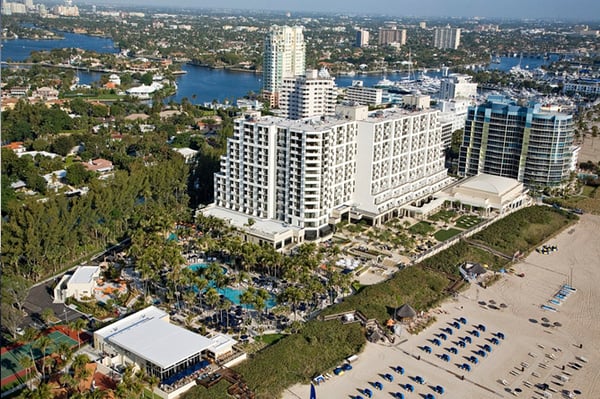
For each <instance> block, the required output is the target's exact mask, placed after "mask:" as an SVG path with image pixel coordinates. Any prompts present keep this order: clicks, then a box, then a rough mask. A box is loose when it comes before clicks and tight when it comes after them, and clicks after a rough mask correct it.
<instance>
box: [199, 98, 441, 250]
mask: <svg viewBox="0 0 600 399" xmlns="http://www.w3.org/2000/svg"><path fill="white" fill-rule="evenodd" d="M344 108H353V109H357V112H350V111H349V110H347V109H346V110H344ZM363 108H366V107H352V106H345V107H343V106H342V107H339V114H338V115H336V116H334V117H329V116H321V117H318V118H306V119H301V120H287V119H283V118H278V117H270V116H268V117H260V118H248V119H238V120H236V121H235V131H234V136H233V137H232V138H230V139H229V140H228V143H227V153H226V155H225V156H223V157H222V158H221V170H220V171H219V172H218V173H216V174H215V203H214V204H213V205H212V206H209V207H207V208H206V210H203V211H202V212H203V213H204V214H205V215H206V214H213V216H214V213H215V212H216V211H215V209H220V210H221V212H222V213H226V212H227V211H232V212H235V213H241V214H243V215H246V216H247V218H246V219H245V220H246V221H247V226H248V228H246V229H245V231H246V232H252V230H253V228H254V227H255V226H256V225H257V224H258V223H257V220H259V219H261V222H262V219H268V220H272V221H277V222H278V223H280V224H281V227H282V228H290V229H298V228H300V229H301V230H302V233H298V234H297V237H303V238H305V239H307V240H315V239H319V238H322V237H327V236H329V235H330V234H331V232H332V228H331V225H332V224H334V223H337V222H339V221H340V220H341V217H348V218H350V217H351V218H354V219H364V220H366V221H368V222H369V223H371V224H375V225H379V224H381V223H382V222H385V221H386V220H389V219H391V218H392V217H396V216H400V215H402V214H403V212H402V206H403V205H406V204H409V203H411V202H414V201H419V200H420V198H423V197H427V196H428V195H430V194H432V193H434V192H436V191H439V190H440V189H442V188H444V187H445V186H447V185H448V184H449V183H450V182H451V179H450V178H449V177H448V176H447V174H446V169H445V168H444V155H443V152H442V142H441V129H440V126H439V123H438V120H437V117H438V113H439V112H438V111H433V110H427V111H411V110H406V109H401V108H394V109H388V110H384V111H376V112H372V113H368V112H366V111H365V112H363V111H364V110H363ZM358 110H360V112H358ZM221 216H222V218H223V219H230V220H233V219H235V215H234V214H233V213H232V216H231V217H227V216H226V215H223V214H222V215H221ZM292 242H293V239H292ZM270 244H271V245H275V247H276V248H277V249H281V247H279V246H278V244H275V243H273V242H271V243H270Z"/></svg>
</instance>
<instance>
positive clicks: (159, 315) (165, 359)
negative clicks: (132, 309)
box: [96, 306, 213, 369]
mask: <svg viewBox="0 0 600 399" xmlns="http://www.w3.org/2000/svg"><path fill="white" fill-rule="evenodd" d="M164 316H166V313H165V312H164V311H162V310H160V309H158V308H156V307H154V306H150V307H148V308H146V309H144V310H141V311H140V312H137V313H134V314H133V315H131V316H128V317H126V318H124V319H122V320H119V321H117V322H116V323H113V324H111V325H109V326H107V327H105V328H103V329H102V330H99V331H96V334H98V335H100V336H103V337H104V338H105V340H106V341H107V342H109V343H111V344H114V345H117V346H118V347H120V348H122V349H125V350H126V351H129V352H131V353H134V354H135V355H137V356H138V357H140V358H142V359H146V360H147V361H149V362H151V363H153V364H155V365H157V366H159V367H161V368H163V369H166V368H169V367H171V366H173V365H175V364H177V363H179V362H181V361H183V360H185V359H187V358H189V357H191V356H193V355H195V354H198V353H200V352H202V351H204V350H205V349H208V348H209V347H210V346H211V345H212V344H213V342H212V341H211V340H210V339H208V338H206V337H203V336H202V335H199V334H196V333H193V332H191V331H188V330H186V329H185V328H181V327H178V326H176V325H173V324H171V323H169V322H168V321H167V320H164V319H163V317H164Z"/></svg>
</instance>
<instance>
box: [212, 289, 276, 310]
mask: <svg viewBox="0 0 600 399" xmlns="http://www.w3.org/2000/svg"><path fill="white" fill-rule="evenodd" d="M244 291H245V290H240V289H235V288H229V287H225V288H217V292H218V293H219V294H220V295H223V296H224V297H225V298H227V299H229V300H230V301H231V302H233V303H234V304H236V305H240V304H241V303H240V295H242V293H243V292H244ZM275 305H277V301H276V300H275V296H274V295H273V294H270V296H269V299H267V303H266V308H267V309H271V308H272V307H274V306H275ZM244 306H248V305H244ZM249 307H250V308H254V307H253V306H249Z"/></svg>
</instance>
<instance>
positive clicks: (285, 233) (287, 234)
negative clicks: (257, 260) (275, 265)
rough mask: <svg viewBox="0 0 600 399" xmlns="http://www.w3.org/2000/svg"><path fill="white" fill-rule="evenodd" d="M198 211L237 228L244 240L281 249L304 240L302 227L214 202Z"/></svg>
mask: <svg viewBox="0 0 600 399" xmlns="http://www.w3.org/2000/svg"><path fill="white" fill-rule="evenodd" d="M200 212H201V213H202V214H203V215H204V216H212V217H216V218H218V219H221V220H224V221H226V222H227V223H229V225H231V226H233V227H235V228H237V229H238V230H239V231H240V234H241V235H242V240H243V241H244V242H252V243H255V244H268V245H271V246H273V247H274V248H275V249H276V250H278V251H281V250H283V249H285V248H286V247H288V246H290V245H297V244H301V243H302V242H303V241H304V229H303V228H300V227H297V226H291V225H289V224H287V223H285V222H281V221H278V220H273V219H263V218H259V217H256V216H248V215H247V214H244V213H241V212H237V211H234V210H231V209H227V208H224V207H221V206H217V205H215V204H211V205H209V206H207V207H205V208H203V209H201V210H200Z"/></svg>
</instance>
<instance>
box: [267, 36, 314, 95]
mask: <svg viewBox="0 0 600 399" xmlns="http://www.w3.org/2000/svg"><path fill="white" fill-rule="evenodd" d="M304 73H305V44H304V34H303V28H302V27H300V26H294V27H289V26H273V27H271V29H270V30H269V33H268V34H267V36H266V38H265V46H264V62H263V94H264V96H265V98H267V99H268V100H269V101H270V104H271V106H272V107H277V106H278V105H279V93H280V91H281V86H282V84H283V79H284V78H290V77H295V76H301V75H304Z"/></svg>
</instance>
